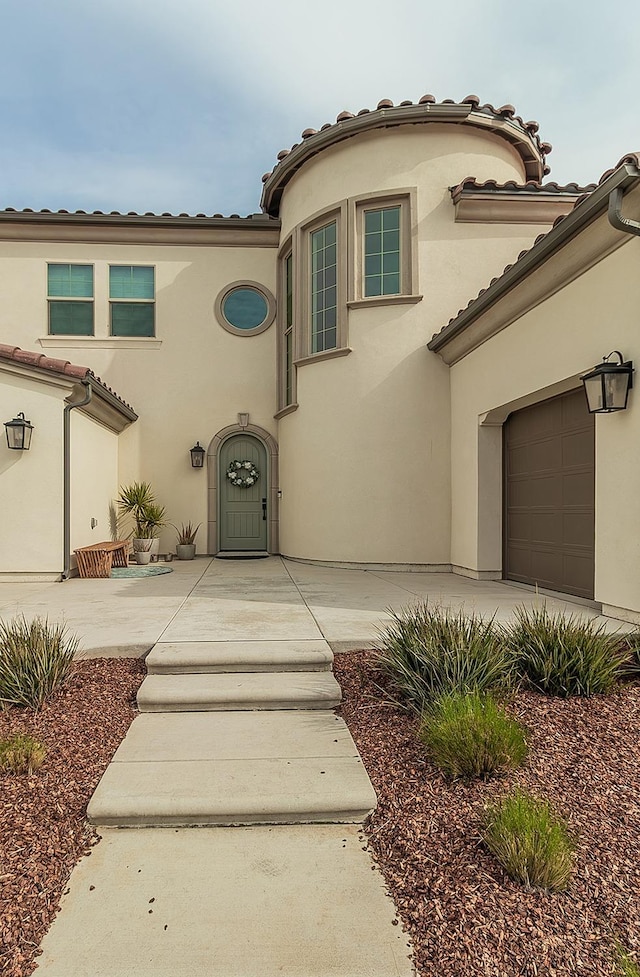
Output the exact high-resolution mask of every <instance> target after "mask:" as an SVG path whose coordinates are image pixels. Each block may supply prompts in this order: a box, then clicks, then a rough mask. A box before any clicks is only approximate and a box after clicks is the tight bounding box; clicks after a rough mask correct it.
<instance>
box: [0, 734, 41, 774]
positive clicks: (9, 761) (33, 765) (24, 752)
mask: <svg viewBox="0 0 640 977" xmlns="http://www.w3.org/2000/svg"><path fill="white" fill-rule="evenodd" d="M46 755H47V751H46V749H45V747H44V746H43V745H42V743H40V742H39V741H38V740H35V739H34V738H33V737H32V736H26V735H25V734H23V733H16V734H15V736H10V737H9V738H8V739H5V740H0V770H6V771H9V772H10V773H28V774H29V775H31V774H32V773H33V772H34V771H35V770H39V769H40V767H41V766H42V764H43V762H44V758H45V756H46Z"/></svg>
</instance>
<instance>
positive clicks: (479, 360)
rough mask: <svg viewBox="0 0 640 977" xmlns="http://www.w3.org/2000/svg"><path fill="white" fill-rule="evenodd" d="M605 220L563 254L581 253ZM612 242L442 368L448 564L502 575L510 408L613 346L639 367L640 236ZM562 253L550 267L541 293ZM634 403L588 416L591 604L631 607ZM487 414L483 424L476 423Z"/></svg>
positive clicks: (636, 534) (637, 600) (635, 568)
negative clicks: (591, 262)
mask: <svg viewBox="0 0 640 977" xmlns="http://www.w3.org/2000/svg"><path fill="white" fill-rule="evenodd" d="M605 222H606V217H603V218H601V219H600V221H599V222H598V223H597V224H596V225H594V226H592V227H591V228H589V229H588V230H587V231H585V232H583V234H582V235H581V236H579V237H578V238H577V239H575V240H574V241H573V242H572V244H571V245H570V246H569V247H570V248H572V249H578V250H579V249H581V248H586V246H587V243H588V242H589V241H590V240H593V235H597V234H599V233H602V232H603V230H604V228H605V227H606V224H605ZM620 241H621V242H622V246H621V247H620V248H619V249H618V250H616V251H614V252H613V253H612V254H610V255H609V256H608V257H605V258H604V259H603V260H601V261H600V262H599V263H598V264H596V265H595V266H594V267H592V268H591V269H590V270H588V271H586V272H585V273H584V274H583V275H581V276H580V277H579V278H577V279H575V280H574V281H573V282H571V283H570V284H568V285H566V286H565V287H564V288H562V289H561V290H560V291H559V292H557V293H556V294H555V295H552V296H551V297H549V298H548V299H547V300H546V301H544V302H543V303H542V304H540V305H538V306H537V307H536V308H534V309H532V310H531V311H529V312H527V313H526V314H524V315H522V316H521V317H520V318H519V319H518V320H517V321H515V322H513V323H512V324H511V325H510V326H508V328H506V329H504V330H503V331H502V332H500V333H498V334H497V335H496V336H494V337H493V338H492V339H490V340H488V341H487V342H485V343H484V344H483V345H482V346H480V347H479V348H478V349H476V350H474V351H473V352H471V353H469V354H468V355H466V356H465V357H464V358H463V359H461V360H460V361H459V362H458V363H456V364H455V365H454V366H453V367H452V368H451V402H452V410H451V425H452V512H453V519H452V544H451V549H452V562H453V564H454V565H459V566H461V567H464V568H468V569H469V568H470V569H472V570H476V571H484V572H488V571H493V572H494V573H496V574H497V575H499V574H500V572H501V560H502V557H501V486H502V476H501V465H502V455H501V437H502V428H501V423H502V422H503V421H504V420H505V419H506V416H507V415H508V413H509V412H510V410H514V409H517V408H519V407H523V406H527V405H528V404H529V403H535V402H537V401H539V400H542V399H545V398H546V397H547V396H550V395H552V394H555V393H560V392H562V391H563V390H565V389H569V388H571V387H578V386H581V384H580V380H579V375H580V374H581V373H584V372H586V371H587V370H588V369H590V368H591V367H592V366H593V365H594V364H595V363H598V362H599V361H600V360H601V359H602V357H603V356H604V355H606V354H607V353H609V352H610V350H611V349H612V348H616V349H620V350H622V352H623V353H624V355H625V357H627V358H629V359H632V360H634V362H635V364H636V368H637V367H638V365H639V364H640V335H639V333H638V308H639V307H640V278H639V276H638V267H639V266H640V241H639V240H638V239H637V238H631V237H624V236H623V235H620ZM567 257H568V255H565V256H563V255H560V256H558V257H556V258H555V259H554V265H553V267H550V268H549V272H548V273H549V275H550V288H551V287H552V279H551V276H552V275H553V271H554V269H555V270H556V272H557V271H558V270H559V269H560V268H561V266H562V263H563V262H564V261H565V260H567ZM487 315H488V316H489V317H490V315H491V313H488V314H487ZM471 329H473V326H471ZM637 397H638V393H637V391H632V393H631V394H630V403H629V408H628V409H627V410H626V411H624V412H622V413H619V414H604V415H599V416H597V417H596V552H595V564H596V566H595V599H596V600H597V601H601V602H602V603H603V604H605V605H610V606H613V607H616V608H624V609H627V610H631V611H635V612H640V501H639V499H640V492H639V486H640V454H639V453H638V450H637V446H638V444H639V443H640V404H639V402H638V400H637ZM487 412H492V413H490V414H489V417H488V420H489V421H490V422H492V424H491V425H490V426H486V427H484V426H482V425H481V421H482V420H483V419H484V416H485V414H486V413H487ZM493 425H495V426H493ZM627 616H630V615H627ZM631 616H632V615H631Z"/></svg>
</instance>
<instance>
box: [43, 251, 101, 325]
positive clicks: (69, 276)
mask: <svg viewBox="0 0 640 977" xmlns="http://www.w3.org/2000/svg"><path fill="white" fill-rule="evenodd" d="M47 297H48V305H49V334H50V335H52V336H92V335H93V265H72V264H49V265H47Z"/></svg>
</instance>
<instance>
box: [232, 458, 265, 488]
mask: <svg viewBox="0 0 640 977" xmlns="http://www.w3.org/2000/svg"><path fill="white" fill-rule="evenodd" d="M227 478H228V479H229V481H230V482H231V484H232V485H235V486H236V487H237V488H250V487H251V486H252V485H255V483H256V482H257V481H258V479H259V478H260V472H259V471H258V469H257V468H256V466H255V465H254V464H253V462H252V461H238V459H235V460H234V461H232V462H231V464H230V465H229V467H228V468H227Z"/></svg>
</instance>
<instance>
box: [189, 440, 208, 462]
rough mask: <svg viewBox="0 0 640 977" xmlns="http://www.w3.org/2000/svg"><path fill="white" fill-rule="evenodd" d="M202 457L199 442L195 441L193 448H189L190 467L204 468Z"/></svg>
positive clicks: (202, 452)
mask: <svg viewBox="0 0 640 977" xmlns="http://www.w3.org/2000/svg"><path fill="white" fill-rule="evenodd" d="M204 455H205V450H204V448H203V447H202V445H201V444H200V442H199V441H196V443H195V444H194V446H193V448H191V467H192V468H204Z"/></svg>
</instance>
